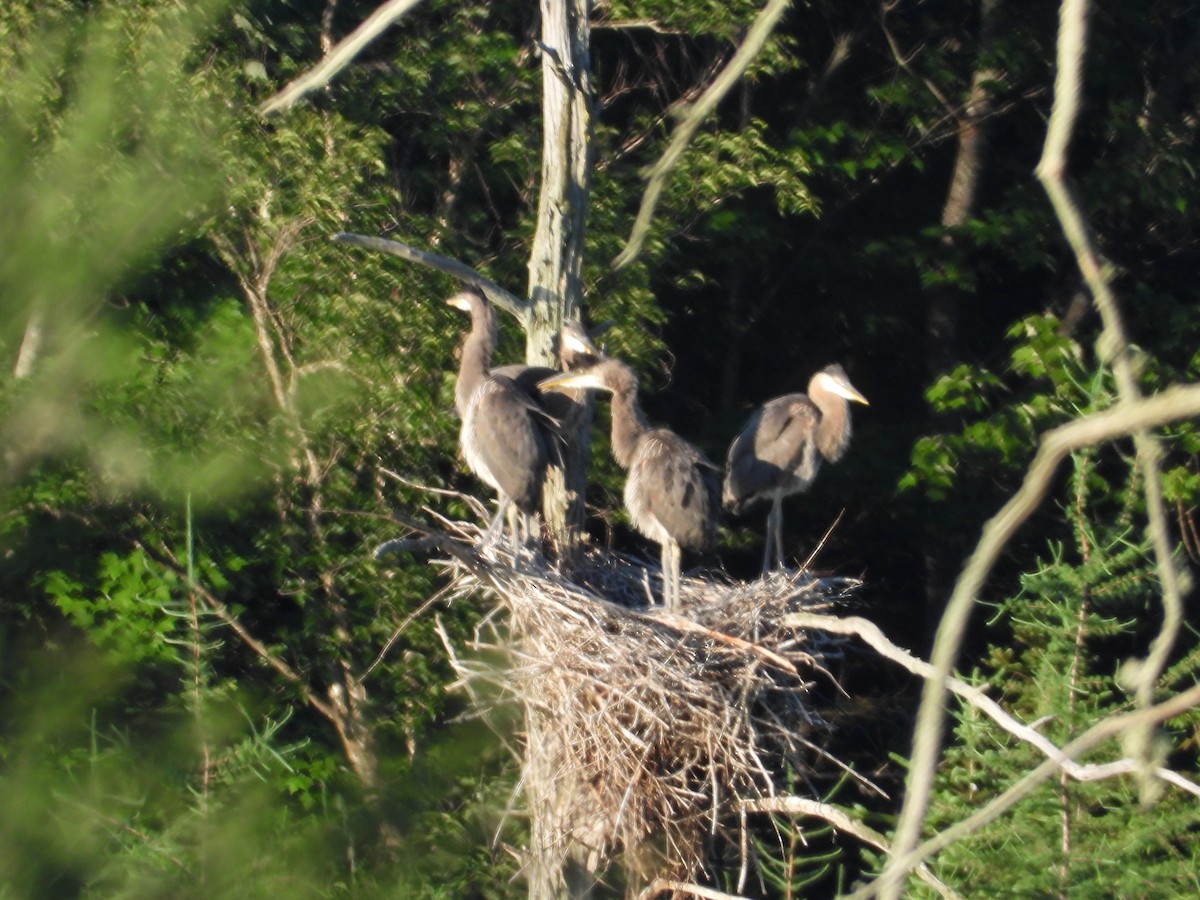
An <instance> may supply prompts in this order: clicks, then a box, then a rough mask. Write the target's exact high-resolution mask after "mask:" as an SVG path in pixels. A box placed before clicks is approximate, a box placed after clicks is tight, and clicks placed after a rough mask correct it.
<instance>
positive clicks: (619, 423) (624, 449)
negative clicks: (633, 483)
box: [612, 388, 650, 469]
mask: <svg viewBox="0 0 1200 900" xmlns="http://www.w3.org/2000/svg"><path fill="white" fill-rule="evenodd" d="M649 430H650V426H649V425H647V424H646V419H645V417H644V416H643V415H642V408H641V407H640V406H639V405H638V402H637V389H636V388H634V389H632V390H621V391H618V392H616V393H614V394H613V398H612V453H613V459H615V460H616V461H617V465H619V466H620V467H621V468H622V469H628V468H629V466H630V464H631V463H632V462H633V457H634V454H635V453H636V452H637V446H638V443H639V442H640V441H641V439H642V438H643V437H644V436H645V435H646V432H648V431H649Z"/></svg>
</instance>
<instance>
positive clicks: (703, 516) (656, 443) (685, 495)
mask: <svg viewBox="0 0 1200 900" xmlns="http://www.w3.org/2000/svg"><path fill="white" fill-rule="evenodd" d="M643 444H644V446H645V449H644V451H643V452H641V453H639V454H638V459H637V460H636V461H635V463H634V466H633V467H632V468H631V471H630V478H631V479H635V480H636V483H637V485H638V488H639V490H638V493H639V495H640V500H639V505H640V506H641V510H640V512H641V513H642V515H644V516H647V515H648V516H651V517H653V519H654V520H657V522H658V523H659V525H660V526H661V527H662V529H663V530H664V531H665V532H666V534H667V535H669V536H670V537H671V538H673V539H674V540H675V541H677V542H678V543H679V544H680V545H681V546H684V547H690V548H693V549H704V548H706V547H709V546H711V545H712V543H713V542H714V541H715V540H716V532H717V512H718V510H719V508H720V483H719V481H718V479H717V475H716V466H714V465H713V464H712V463H711V462H709V461H708V460H707V459H706V458H705V457H704V456H703V454H701V453H700V451H699V450H697V449H696V448H695V447H693V446H692V445H691V444H689V443H688V442H687V441H685V440H684V439H683V438H681V437H679V435H677V434H675V433H674V432H671V431H667V430H665V429H657V430H655V431H653V432H651V433H650V434H649V435H648V436H647V437H646V438H645V439H644V440H643ZM627 499H629V498H627ZM630 512H631V513H633V514H634V520H635V522H634V524H635V525H638V521H637V520H638V518H639V516H638V512H639V511H638V510H635V509H633V508H632V506H631V509H630ZM640 527H641V526H639V528H640ZM650 536H651V537H654V535H650Z"/></svg>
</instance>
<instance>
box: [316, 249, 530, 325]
mask: <svg viewBox="0 0 1200 900" xmlns="http://www.w3.org/2000/svg"><path fill="white" fill-rule="evenodd" d="M330 240H334V241H337V242H338V243H341V244H353V245H354V246H356V247H365V248H366V249H368V250H378V251H379V252H380V253H390V254H391V255H392V256H398V257H400V258H401V259H407V260H408V261H409V262H414V263H417V264H418V265H422V266H427V267H428V268H430V269H437V270H438V271H439V272H445V273H446V274H447V275H450V276H452V277H454V278H457V279H458V280H459V281H461V282H463V283H465V284H469V285H472V286H473V287H477V288H479V290H481V291H483V292H484V293H485V294H487V298H488V300H490V301H491V302H492V304H493V305H494V306H498V307H500V308H501V309H503V310H504V311H505V312H508V313H510V314H512V315H513V316H514V317H515V318H516V320H517V321H518V322H520V323H521V326H522V327H524V326H525V323H526V322H527V321H528V320H529V315H530V312H529V310H530V305H529V301H528V300H523V299H521V298H520V297H518V296H517V295H516V294H513V293H511V292H509V291H506V290H505V289H504V288H502V287H500V285H498V284H496V282H494V281H492V280H491V279H490V278H487V277H485V276H483V275H480V274H479V273H478V272H476V271H475V270H474V269H472V268H471V267H470V266H468V265H467V264H466V263H460V262H459V261H458V260H456V259H451V258H450V257H448V256H442V255H440V254H438V253H430V252H428V251H427V250H418V249H417V248H416V247H410V246H409V245H408V244H401V243H400V242H399V241H389V240H388V239H387V238H380V237H367V236H366V235H363V234H349V233H347V232H339V233H338V234H335V235H332V236H331V237H330Z"/></svg>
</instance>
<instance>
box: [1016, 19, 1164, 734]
mask: <svg viewBox="0 0 1200 900" xmlns="http://www.w3.org/2000/svg"><path fill="white" fill-rule="evenodd" d="M1088 13H1089V9H1088V0H1064V2H1063V5H1062V12H1061V17H1060V23H1059V48H1058V74H1057V77H1056V79H1055V84H1054V107H1053V109H1052V111H1051V115H1050V124H1049V127H1048V128H1047V131H1046V144H1045V146H1044V147H1043V148H1042V159H1041V162H1039V163H1038V167H1037V176H1038V178H1039V180H1041V182H1042V186H1043V187H1044V188H1045V189H1046V193H1047V194H1048V195H1049V197H1050V202H1051V204H1052V205H1053V206H1054V212H1055V214H1056V215H1057V216H1058V219H1059V222H1060V223H1061V224H1062V228H1063V234H1064V235H1066V238H1067V242H1068V243H1069V244H1070V245H1071V249H1072V251H1074V253H1075V260H1076V263H1077V264H1078V265H1079V271H1080V272H1081V273H1082V274H1083V277H1084V279H1085V280H1086V281H1087V285H1088V288H1089V289H1090V291H1091V293H1092V297H1093V299H1094V300H1095V303H1096V308H1097V309H1098V310H1099V312H1100V317H1101V319H1102V321H1103V322H1104V333H1103V334H1102V335H1101V346H1102V352H1103V351H1104V350H1107V352H1108V353H1109V354H1111V356H1112V365H1113V372H1114V374H1115V375H1116V378H1117V388H1118V390H1119V393H1120V397H1121V399H1122V400H1136V399H1138V398H1139V397H1140V394H1141V392H1140V391H1139V389H1138V385H1137V379H1136V377H1135V375H1134V371H1133V363H1132V360H1131V353H1130V349H1129V341H1128V339H1127V337H1126V335H1125V326H1124V324H1123V322H1122V320H1121V310H1120V307H1119V306H1118V305H1117V298H1116V296H1115V295H1114V293H1113V291H1112V288H1111V287H1110V286H1109V283H1108V273H1107V271H1106V267H1105V266H1103V265H1102V263H1101V260H1100V255H1099V253H1098V252H1097V250H1096V244H1095V240H1094V239H1093V237H1092V235H1091V233H1090V230H1089V228H1088V224H1087V221H1086V220H1085V219H1084V216H1083V213H1082V211H1081V207H1080V204H1079V201H1078V200H1077V199H1076V198H1075V192H1074V189H1073V186H1072V184H1071V183H1070V181H1069V180H1068V179H1067V177H1066V175H1065V168H1066V157H1067V146H1068V144H1069V143H1070V140H1071V136H1072V134H1073V133H1074V130H1075V121H1076V119H1077V118H1078V115H1079V96H1080V92H1081V82H1082V69H1083V59H1084V54H1085V53H1086V51H1087V17H1088ZM1133 437H1134V445H1135V446H1136V448H1137V464H1138V467H1139V468H1140V469H1141V471H1142V478H1143V480H1144V481H1145V485H1146V486H1145V492H1146V515H1147V517H1148V518H1149V520H1150V529H1149V530H1150V538H1151V541H1152V543H1153V545H1154V556H1155V559H1156V562H1157V564H1158V573H1159V579H1160V580H1161V582H1162V589H1163V623H1162V628H1161V629H1160V630H1159V632H1158V634H1157V635H1156V636H1155V638H1154V641H1153V642H1152V643H1151V645H1150V651H1149V653H1148V654H1147V655H1146V658H1145V659H1144V660H1142V661H1141V662H1140V663H1139V665H1138V666H1137V667H1136V674H1135V675H1134V676H1133V679H1132V680H1133V682H1134V686H1135V699H1136V701H1137V703H1138V705H1139V706H1142V707H1149V706H1150V704H1151V703H1153V702H1154V688H1155V685H1156V683H1157V681H1158V677H1159V675H1161V674H1162V671H1163V668H1164V666H1165V665H1166V662H1167V657H1168V656H1169V655H1170V652H1171V648H1172V647H1173V646H1174V644H1175V640H1176V638H1177V637H1178V634H1179V629H1180V627H1182V624H1183V599H1182V596H1181V595H1182V591H1181V586H1180V583H1179V582H1180V578H1179V571H1178V569H1177V568H1176V566H1175V562H1174V559H1173V558H1172V554H1171V549H1172V548H1171V537H1170V532H1169V529H1168V526H1167V510H1166V504H1165V503H1164V501H1163V495H1162V473H1161V471H1160V466H1159V461H1160V459H1161V457H1162V449H1161V447H1160V445H1159V442H1158V440H1157V438H1155V437H1154V436H1153V435H1151V434H1150V433H1149V432H1148V431H1146V430H1145V429H1139V430H1138V431H1136V432H1134V436H1133ZM1140 739H1141V740H1142V741H1143V744H1144V746H1143V748H1142V749H1143V750H1144V751H1145V752H1146V754H1147V756H1148V755H1149V733H1148V732H1147V733H1144V734H1142V735H1141V736H1140Z"/></svg>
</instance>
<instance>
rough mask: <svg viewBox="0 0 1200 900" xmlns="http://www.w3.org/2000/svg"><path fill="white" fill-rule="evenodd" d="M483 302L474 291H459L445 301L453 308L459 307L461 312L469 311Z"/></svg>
mask: <svg viewBox="0 0 1200 900" xmlns="http://www.w3.org/2000/svg"><path fill="white" fill-rule="evenodd" d="M483 302H484V301H483V297H481V296H480V295H479V294H477V293H475V292H474V291H459V292H458V293H457V294H455V295H454V296H453V297H451V298H450V299H448V300H447V301H446V305H447V306H453V307H454V308H455V309H461V310H462V311H463V312H467V313H469V312H471V311H472V310H474V309H475V308H476V307H477V306H480V305H482V304H483Z"/></svg>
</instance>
